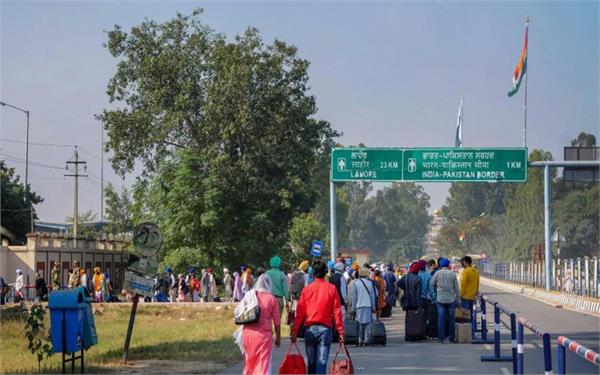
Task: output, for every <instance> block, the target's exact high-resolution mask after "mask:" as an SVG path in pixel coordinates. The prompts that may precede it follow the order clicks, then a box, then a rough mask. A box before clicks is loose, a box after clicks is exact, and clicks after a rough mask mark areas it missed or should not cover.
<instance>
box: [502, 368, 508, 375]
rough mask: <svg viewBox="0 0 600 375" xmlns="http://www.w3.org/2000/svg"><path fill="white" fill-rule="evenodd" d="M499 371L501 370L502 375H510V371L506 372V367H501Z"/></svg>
mask: <svg viewBox="0 0 600 375" xmlns="http://www.w3.org/2000/svg"><path fill="white" fill-rule="evenodd" d="M500 370H502V373H503V374H504V375H510V371H508V369H507V368H506V367H501V368H500Z"/></svg>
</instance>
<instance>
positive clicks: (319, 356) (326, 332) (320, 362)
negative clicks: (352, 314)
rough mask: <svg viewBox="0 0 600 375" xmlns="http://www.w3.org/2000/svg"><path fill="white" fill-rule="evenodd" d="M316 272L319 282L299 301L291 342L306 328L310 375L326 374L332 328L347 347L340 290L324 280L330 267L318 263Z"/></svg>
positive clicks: (314, 268) (305, 342)
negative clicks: (301, 329)
mask: <svg viewBox="0 0 600 375" xmlns="http://www.w3.org/2000/svg"><path fill="white" fill-rule="evenodd" d="M313 271H314V276H315V280H314V281H313V282H312V283H311V284H309V285H307V286H306V287H305V288H304V289H303V290H302V294H301V295H300V300H299V301H298V308H297V309H296V321H295V323H294V326H293V329H292V335H291V340H292V342H293V343H295V342H296V339H297V337H298V332H299V331H300V327H301V326H302V325H304V327H305V332H304V345H305V348H306V359H307V362H308V366H307V367H308V368H307V369H308V373H309V374H325V372H326V371H327V361H328V359H329V349H330V346H331V339H332V336H333V333H332V327H333V326H334V324H335V326H336V328H337V330H338V332H339V334H340V342H341V343H343V342H344V324H343V320H342V309H341V304H340V297H339V295H338V293H337V290H336V288H335V286H333V285H332V284H329V283H327V282H325V280H323V279H324V277H325V275H326V274H327V265H326V264H325V263H323V262H322V261H316V262H315V263H314V264H313Z"/></svg>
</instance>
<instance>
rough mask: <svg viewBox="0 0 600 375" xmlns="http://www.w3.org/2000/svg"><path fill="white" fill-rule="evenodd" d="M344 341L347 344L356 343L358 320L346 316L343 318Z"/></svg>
mask: <svg viewBox="0 0 600 375" xmlns="http://www.w3.org/2000/svg"><path fill="white" fill-rule="evenodd" d="M344 342H345V343H346V344H348V345H358V322H357V321H356V320H350V319H348V318H346V320H344Z"/></svg>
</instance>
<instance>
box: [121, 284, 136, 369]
mask: <svg viewBox="0 0 600 375" xmlns="http://www.w3.org/2000/svg"><path fill="white" fill-rule="evenodd" d="M139 299H140V297H139V296H138V295H137V294H136V295H135V296H134V297H133V304H132V305H131V314H130V315H129V325H128V326H127V335H126V336H125V347H124V348H123V363H127V357H129V342H130V341H131V334H132V333H133V323H135V313H136V311H137V305H138V301H139Z"/></svg>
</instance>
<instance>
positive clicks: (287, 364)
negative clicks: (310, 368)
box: [279, 342, 306, 374]
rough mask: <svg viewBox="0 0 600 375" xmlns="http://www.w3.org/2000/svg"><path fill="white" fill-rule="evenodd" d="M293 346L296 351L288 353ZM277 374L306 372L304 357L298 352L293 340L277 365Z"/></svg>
mask: <svg viewBox="0 0 600 375" xmlns="http://www.w3.org/2000/svg"><path fill="white" fill-rule="evenodd" d="M293 347H295V348H296V351H297V352H298V353H296V354H293V353H290V352H291V350H292V348H293ZM279 374H306V363H304V357H302V354H300V349H299V348H298V345H297V344H296V343H295V342H294V343H292V344H291V345H290V348H289V349H288V350H287V352H286V353H285V356H284V357H283V360H282V361H281V364H280V365H279Z"/></svg>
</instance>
